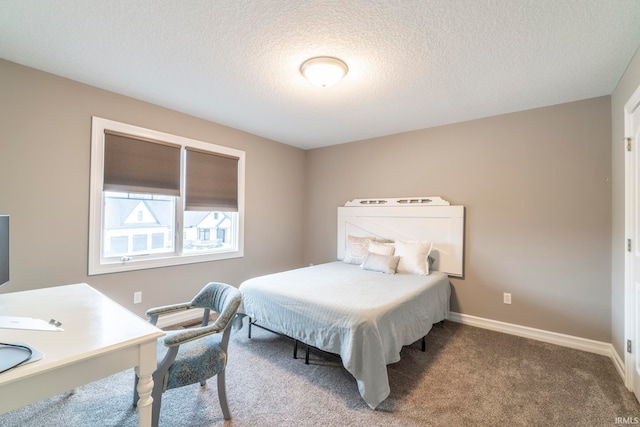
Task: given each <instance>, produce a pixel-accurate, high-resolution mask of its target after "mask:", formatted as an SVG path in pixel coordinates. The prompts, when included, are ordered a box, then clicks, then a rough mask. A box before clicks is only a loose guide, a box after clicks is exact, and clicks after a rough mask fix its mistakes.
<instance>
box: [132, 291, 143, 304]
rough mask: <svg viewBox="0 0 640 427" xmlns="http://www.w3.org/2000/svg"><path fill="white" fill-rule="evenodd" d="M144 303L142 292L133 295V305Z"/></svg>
mask: <svg viewBox="0 0 640 427" xmlns="http://www.w3.org/2000/svg"><path fill="white" fill-rule="evenodd" d="M141 302H142V292H140V291H138V292H134V293H133V303H134V304H140V303H141Z"/></svg>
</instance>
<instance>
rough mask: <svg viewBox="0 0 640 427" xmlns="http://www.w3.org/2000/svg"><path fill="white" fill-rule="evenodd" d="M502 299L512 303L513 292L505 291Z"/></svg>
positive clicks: (506, 302)
mask: <svg viewBox="0 0 640 427" xmlns="http://www.w3.org/2000/svg"><path fill="white" fill-rule="evenodd" d="M502 299H503V301H504V303H505V304H511V294H508V293H506V292H505V293H504V295H503V297H502Z"/></svg>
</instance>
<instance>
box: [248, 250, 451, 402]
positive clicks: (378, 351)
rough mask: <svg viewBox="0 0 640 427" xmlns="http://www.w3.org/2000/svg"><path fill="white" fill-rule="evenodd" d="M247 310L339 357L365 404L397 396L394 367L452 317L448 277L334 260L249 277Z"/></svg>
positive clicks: (262, 321)
mask: <svg viewBox="0 0 640 427" xmlns="http://www.w3.org/2000/svg"><path fill="white" fill-rule="evenodd" d="M240 290H241V291H242V294H243V302H242V306H241V307H240V311H239V312H240V313H242V314H245V315H247V316H249V317H251V318H253V319H255V320H257V321H258V324H260V325H261V326H264V327H266V328H269V329H272V330H274V331H277V332H280V333H282V334H285V335H287V336H289V337H291V338H295V339H297V340H299V341H302V342H304V343H306V344H309V345H311V346H314V347H317V348H319V349H321V350H324V351H328V352H331V353H336V354H339V355H340V356H341V358H342V363H343V365H344V367H345V368H346V370H347V371H348V372H350V373H351V374H352V375H353V376H354V377H355V379H356V381H357V384H358V390H359V391H360V395H361V396H362V397H363V399H364V400H365V402H366V403H367V404H368V405H369V406H370V407H371V408H375V407H376V406H378V405H379V404H380V402H382V401H383V400H384V399H386V398H387V396H388V395H389V392H390V389H389V380H388V377H387V365H388V364H390V363H395V362H398V361H399V360H400V351H401V349H402V347H403V346H405V345H409V344H411V343H413V342H415V341H417V340H419V339H420V338H422V337H423V336H425V335H426V334H427V333H428V332H429V330H430V329H431V327H432V325H433V324H434V323H437V322H440V321H442V320H444V319H445V318H446V316H447V314H448V311H449V298H450V295H451V287H450V283H449V278H448V277H447V275H445V274H443V273H440V272H437V271H436V272H432V273H431V274H430V275H428V276H416V275H409V274H395V275H390V274H383V273H378V272H372V271H367V270H363V269H361V268H360V267H359V266H357V265H351V264H346V263H344V262H331V263H327V264H320V265H315V266H310V267H305V268H300V269H296V270H290V271H285V272H282V273H275V274H269V275H266V276H261V277H256V278H253V279H249V280H247V281H245V282H244V283H242V285H240Z"/></svg>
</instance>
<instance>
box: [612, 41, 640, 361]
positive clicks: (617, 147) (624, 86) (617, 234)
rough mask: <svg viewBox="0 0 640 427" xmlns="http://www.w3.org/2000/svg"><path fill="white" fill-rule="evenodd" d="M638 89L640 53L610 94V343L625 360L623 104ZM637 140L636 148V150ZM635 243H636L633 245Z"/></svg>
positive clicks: (639, 83) (639, 82)
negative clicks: (611, 188) (611, 185)
mask: <svg viewBox="0 0 640 427" xmlns="http://www.w3.org/2000/svg"><path fill="white" fill-rule="evenodd" d="M639 86H640V51H638V52H636V54H635V56H634V57H633V59H632V60H631V62H630V63H629V66H628V67H627V70H626V72H625V73H624V75H623V76H622V78H621V79H620V82H618V86H617V87H616V89H615V91H614V92H613V95H611V123H612V136H611V141H612V142H611V157H612V178H613V179H612V183H613V191H612V197H611V206H612V263H611V265H612V269H611V288H612V289H611V342H612V344H613V346H614V348H615V349H616V352H618V355H619V356H620V357H621V358H622V359H623V360H624V339H625V335H624V327H625V325H624V322H625V320H624V286H625V284H624V257H625V252H624V247H625V243H624V242H625V229H624V226H625V225H624V221H625V218H624V210H625V201H624V199H625V194H624V192H625V183H624V180H625V177H624V163H625V162H624V158H625V154H624V153H625V151H624V143H623V142H622V138H624V137H625V136H626V135H625V134H624V133H625V132H624V105H625V104H626V103H627V101H628V100H629V98H630V97H631V95H632V94H633V92H634V91H635V90H636V88H638V87H639ZM637 144H638V141H636V148H637V147H638V145H637ZM636 244H637V243H636Z"/></svg>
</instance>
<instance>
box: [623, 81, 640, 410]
mask: <svg viewBox="0 0 640 427" xmlns="http://www.w3.org/2000/svg"><path fill="white" fill-rule="evenodd" d="M624 115H625V117H624V120H625V144H624V145H625V150H626V160H625V180H626V181H625V211H626V213H625V216H626V218H625V229H626V237H627V239H628V240H627V252H626V257H625V293H624V298H625V340H626V342H625V346H626V349H625V350H626V352H625V371H626V378H625V384H626V386H627V387H628V388H629V389H630V390H632V391H633V392H634V394H635V395H636V398H637V399H638V401H640V357H639V353H640V352H639V351H638V346H639V345H640V87H638V88H637V89H636V91H635V92H634V94H633V95H632V96H631V98H630V99H629V101H628V102H627V103H626V104H625V109H624Z"/></svg>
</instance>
